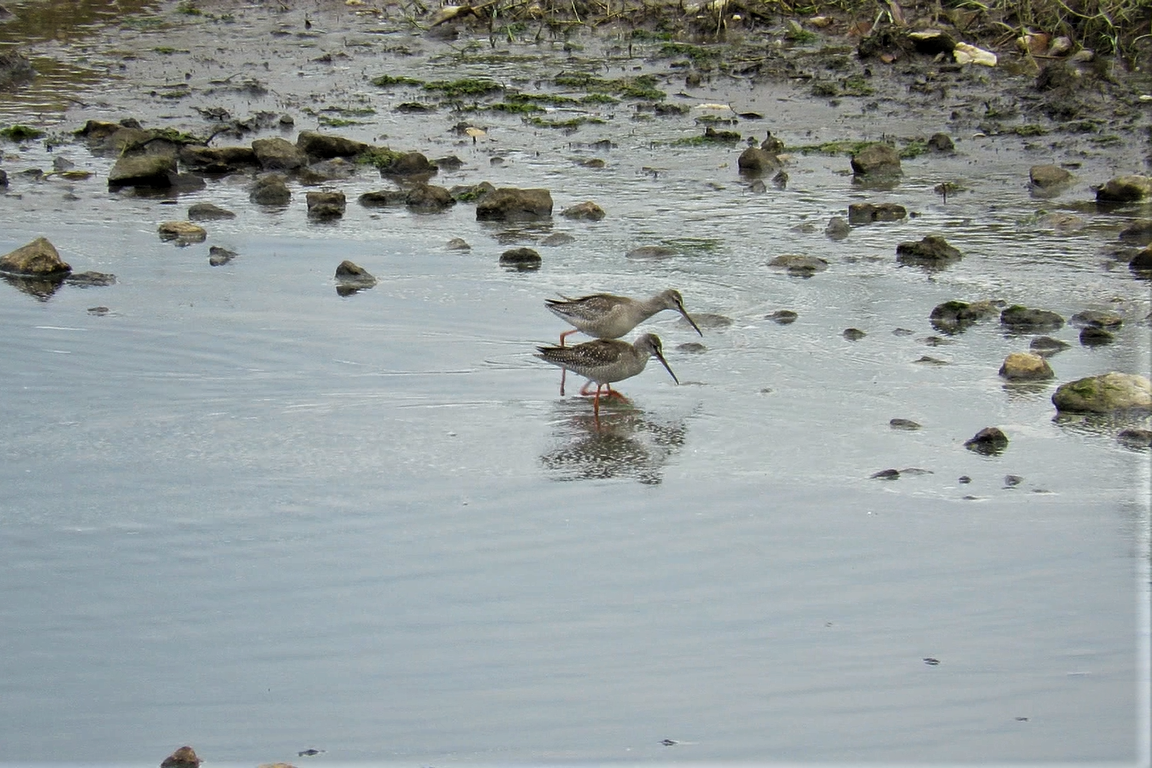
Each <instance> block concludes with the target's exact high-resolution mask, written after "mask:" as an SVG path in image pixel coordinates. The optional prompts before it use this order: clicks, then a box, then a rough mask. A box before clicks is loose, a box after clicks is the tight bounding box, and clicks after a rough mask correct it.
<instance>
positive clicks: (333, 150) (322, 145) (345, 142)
mask: <svg viewBox="0 0 1152 768" xmlns="http://www.w3.org/2000/svg"><path fill="white" fill-rule="evenodd" d="M296 147H297V148H298V149H300V151H301V152H303V153H304V154H306V155H308V156H309V157H315V158H320V159H322V160H327V159H328V158H331V157H355V156H356V155H359V154H361V153H363V152H366V151H368V150H369V149H371V146H369V145H368V144H365V143H364V142H362V141H355V140H353V139H347V138H345V137H343V136H335V135H332V134H328V133H320V132H318V131H300V135H299V136H297V137H296Z"/></svg>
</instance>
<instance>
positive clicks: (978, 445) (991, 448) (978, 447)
mask: <svg viewBox="0 0 1152 768" xmlns="http://www.w3.org/2000/svg"><path fill="white" fill-rule="evenodd" d="M964 447H965V448H967V449H968V450H970V451H975V452H976V453H980V454H983V455H985V456H996V455H998V454H1000V453H1003V452H1004V449H1005V448H1007V447H1008V436H1007V435H1005V434H1004V433H1003V432H1002V431H1001V430H1000V429H999V428H998V427H985V428H984V429H982V430H980V431H979V432H977V433H976V434H975V435H973V436H972V437H970V438H969V439H968V440H967V441H966V442H965V443H964Z"/></svg>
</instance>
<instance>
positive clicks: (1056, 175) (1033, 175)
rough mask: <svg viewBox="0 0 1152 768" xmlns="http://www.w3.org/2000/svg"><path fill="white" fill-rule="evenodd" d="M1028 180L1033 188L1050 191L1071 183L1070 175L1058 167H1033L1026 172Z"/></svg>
mask: <svg viewBox="0 0 1152 768" xmlns="http://www.w3.org/2000/svg"><path fill="white" fill-rule="evenodd" d="M1028 180H1029V181H1030V182H1032V186H1034V187H1039V188H1040V189H1050V188H1052V187H1059V186H1062V185H1064V184H1067V183H1068V182H1070V181H1072V174H1071V173H1069V172H1068V171H1066V170H1064V169H1063V168H1061V167H1060V166H1058V165H1034V166H1032V167H1031V168H1030V169H1029V170H1028Z"/></svg>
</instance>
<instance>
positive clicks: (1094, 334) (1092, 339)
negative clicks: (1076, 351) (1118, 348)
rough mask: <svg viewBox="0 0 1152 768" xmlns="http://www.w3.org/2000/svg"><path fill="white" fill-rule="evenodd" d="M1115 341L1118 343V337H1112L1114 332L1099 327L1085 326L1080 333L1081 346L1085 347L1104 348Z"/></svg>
mask: <svg viewBox="0 0 1152 768" xmlns="http://www.w3.org/2000/svg"><path fill="white" fill-rule="evenodd" d="M1114 341H1116V337H1115V336H1114V335H1112V332H1111V331H1107V330H1105V329H1103V328H1100V327H1099V326H1095V325H1089V326H1085V327H1084V328H1083V329H1081V331H1080V344H1081V345H1083V346H1085V347H1102V346H1104V345H1105V344H1111V343H1112V342H1114Z"/></svg>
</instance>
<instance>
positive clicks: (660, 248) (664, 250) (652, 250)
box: [624, 245, 680, 261]
mask: <svg viewBox="0 0 1152 768" xmlns="http://www.w3.org/2000/svg"><path fill="white" fill-rule="evenodd" d="M679 253H680V252H679V251H677V250H676V249H675V248H672V247H670V246H667V245H639V246H637V247H635V248H633V249H632V250H630V251H628V253H626V254H624V257H625V258H628V259H643V260H649V261H658V260H660V259H667V258H670V257H672V256H676V255H678V254H679Z"/></svg>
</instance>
